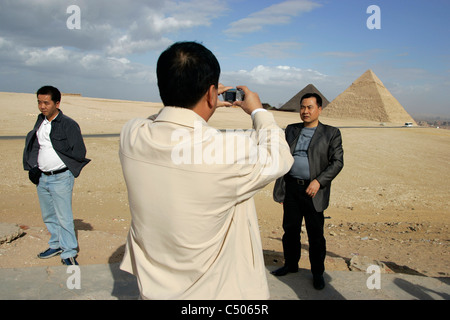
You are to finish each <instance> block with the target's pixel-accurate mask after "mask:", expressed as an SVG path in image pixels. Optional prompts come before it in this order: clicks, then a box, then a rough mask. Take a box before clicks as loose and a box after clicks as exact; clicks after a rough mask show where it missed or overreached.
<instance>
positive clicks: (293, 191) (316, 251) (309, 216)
mask: <svg viewBox="0 0 450 320" xmlns="http://www.w3.org/2000/svg"><path fill="white" fill-rule="evenodd" d="M307 187H308V185H307V184H306V185H299V184H297V182H295V181H291V179H286V195H285V199H284V202H283V210H284V215H283V229H284V235H283V251H284V259H285V265H286V266H293V267H295V266H298V262H299V261H300V255H301V242H300V240H301V239H300V231H301V226H302V221H303V218H305V226H306V232H307V234H308V240H309V261H310V263H311V271H312V273H313V274H315V275H321V274H323V272H324V270H325V264H324V262H325V255H326V242H325V237H324V235H323V225H324V215H323V212H317V211H316V210H315V209H314V205H313V202H312V199H311V198H310V197H309V196H308V195H307V194H306V193H305V191H306V188H307Z"/></svg>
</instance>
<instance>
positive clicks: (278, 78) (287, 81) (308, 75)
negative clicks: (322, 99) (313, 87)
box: [223, 65, 327, 87]
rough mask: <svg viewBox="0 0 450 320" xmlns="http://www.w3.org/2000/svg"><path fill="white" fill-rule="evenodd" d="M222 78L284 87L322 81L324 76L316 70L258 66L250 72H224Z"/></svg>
mask: <svg viewBox="0 0 450 320" xmlns="http://www.w3.org/2000/svg"><path fill="white" fill-rule="evenodd" d="M223 76H224V78H225V77H226V78H234V79H237V80H241V81H244V83H245V82H250V83H255V84H259V85H271V86H278V87H279V86H286V85H292V84H293V83H298V82H304V81H318V80H320V81H323V80H325V79H326V78H327V76H326V75H324V74H322V73H320V72H319V71H316V70H311V69H300V68H296V67H290V66H276V67H271V66H263V65H259V66H256V67H255V68H253V69H251V70H239V71H234V72H224V73H223Z"/></svg>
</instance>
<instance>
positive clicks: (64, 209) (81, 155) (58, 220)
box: [23, 86, 90, 265]
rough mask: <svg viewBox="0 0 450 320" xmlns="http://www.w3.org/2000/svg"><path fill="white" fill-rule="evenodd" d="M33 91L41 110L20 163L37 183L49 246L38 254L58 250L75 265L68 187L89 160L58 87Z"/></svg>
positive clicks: (48, 254)
mask: <svg viewBox="0 0 450 320" xmlns="http://www.w3.org/2000/svg"><path fill="white" fill-rule="evenodd" d="M36 95H37V100H38V108H39V111H40V112H41V114H39V115H38V118H37V121H36V123H35V125H34V128H33V130H31V131H30V132H29V133H28V134H27V137H26V140H25V149H24V152H23V167H24V169H25V170H27V171H29V177H30V180H31V181H32V182H33V183H35V184H36V186H37V194H38V197H39V204H40V207H41V213H42V219H43V220H44V223H45V225H46V227H47V229H48V231H49V232H50V235H51V236H50V240H49V242H48V243H49V248H48V249H47V250H45V251H43V252H41V253H39V254H38V257H39V258H41V259H47V258H51V257H54V256H56V255H59V254H60V255H61V261H62V262H63V263H64V264H66V265H77V264H78V263H77V261H76V259H75V256H76V255H77V247H78V242H77V239H76V236H75V229H74V223H73V213H72V191H73V184H74V180H75V178H76V177H78V176H79V174H80V172H81V169H82V168H83V167H84V166H85V165H86V164H88V163H89V161H90V160H89V159H86V158H85V156H86V147H85V145H84V141H83V137H82V135H81V131H80V127H79V126H78V124H77V123H76V122H75V121H74V120H72V119H71V118H69V117H67V116H66V115H64V114H63V113H62V111H61V110H60V109H59V105H60V101H61V93H60V92H59V90H58V89H57V88H55V87H51V86H44V87H42V88H40V89H39V90H38V91H37V94H36Z"/></svg>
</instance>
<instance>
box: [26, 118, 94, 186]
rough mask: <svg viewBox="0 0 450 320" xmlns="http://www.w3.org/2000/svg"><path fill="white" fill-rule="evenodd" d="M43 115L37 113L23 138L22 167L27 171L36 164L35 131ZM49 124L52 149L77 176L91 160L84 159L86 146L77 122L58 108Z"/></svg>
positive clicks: (42, 119) (36, 141)
mask: <svg viewBox="0 0 450 320" xmlns="http://www.w3.org/2000/svg"><path fill="white" fill-rule="evenodd" d="M44 117H45V116H44V115H43V114H42V113H41V114H40V115H38V118H37V120H36V123H35V125H34V128H33V130H31V131H30V132H29V133H28V134H27V137H26V139H25V149H24V151H23V168H24V169H25V170H27V171H29V170H31V169H32V168H33V167H36V166H37V165H38V163H37V159H38V152H39V141H38V139H37V137H36V132H37V130H38V129H39V127H40V125H41V124H42V122H43V121H44ZM51 126H52V130H51V132H50V140H51V142H52V145H53V149H54V150H55V151H56V153H57V154H58V156H59V157H60V158H61V160H62V161H63V162H64V164H65V165H66V166H67V167H68V168H69V170H70V172H72V174H73V175H74V177H75V178H76V177H78V176H79V175H80V172H81V169H82V168H83V167H84V166H85V165H87V164H88V163H89V161H91V160H90V159H86V146H85V145H84V141H83V137H82V135H81V130H80V127H79V126H78V123H76V122H75V121H74V120H73V119H71V118H69V117H68V116H66V115H64V114H63V113H62V111H61V110H59V114H58V116H57V117H56V118H55V119H53V120H52V122H51Z"/></svg>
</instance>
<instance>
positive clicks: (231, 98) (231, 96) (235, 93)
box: [222, 89, 245, 103]
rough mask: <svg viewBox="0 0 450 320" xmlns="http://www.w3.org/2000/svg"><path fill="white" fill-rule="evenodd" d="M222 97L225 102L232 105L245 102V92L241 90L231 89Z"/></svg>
mask: <svg viewBox="0 0 450 320" xmlns="http://www.w3.org/2000/svg"><path fill="white" fill-rule="evenodd" d="M222 95H223V100H224V101H227V102H231V103H233V102H235V101H244V97H245V94H244V91H242V90H241V89H230V90H228V91H225V92H224V93H222Z"/></svg>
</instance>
